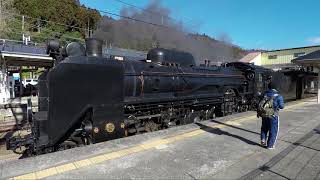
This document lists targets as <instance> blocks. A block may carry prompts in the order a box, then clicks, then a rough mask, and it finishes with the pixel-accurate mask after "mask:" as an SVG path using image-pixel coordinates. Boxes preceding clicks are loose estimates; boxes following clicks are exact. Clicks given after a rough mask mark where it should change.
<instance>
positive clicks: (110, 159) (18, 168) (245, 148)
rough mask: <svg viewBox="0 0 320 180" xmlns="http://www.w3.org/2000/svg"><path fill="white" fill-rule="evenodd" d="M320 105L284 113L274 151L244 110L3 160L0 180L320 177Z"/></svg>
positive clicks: (311, 102)
mask: <svg viewBox="0 0 320 180" xmlns="http://www.w3.org/2000/svg"><path fill="white" fill-rule="evenodd" d="M319 107H320V105H317V104H316V102H315V99H307V100H303V101H300V102H294V103H291V104H289V105H287V107H286V108H285V110H284V111H283V112H281V113H280V134H279V137H278V141H277V145H276V149H275V150H267V149H265V148H263V147H261V146H260V145H259V142H260V139H259V131H260V125H261V120H260V119H257V118H256V117H255V113H252V112H246V113H241V114H236V115H232V116H228V117H223V118H218V119H215V120H211V121H205V122H201V123H198V124H190V125H186V126H180V127H175V128H171V129H168V130H163V131H158V132H154V133H148V134H142V135H137V136H132V137H128V138H122V139H117V140H114V141H109V142H105V143H100V144H95V145H91V146H87V147H81V148H75V149H71V150H66V151H62V152H57V153H51V154H47V155H42V156H38V157H34V158H27V159H22V160H13V161H9V162H4V163H2V164H0V168H1V174H0V178H22V179H33V178H47V179H65V178H77V179H79V178H80V179H102V178H103V179H141V178H143V179H239V178H240V179H306V178H307V179H310V178H311V179H320V177H319V172H320V163H319V162H320V153H319V152H320V138H319V137H320V134H319V132H320V111H319Z"/></svg>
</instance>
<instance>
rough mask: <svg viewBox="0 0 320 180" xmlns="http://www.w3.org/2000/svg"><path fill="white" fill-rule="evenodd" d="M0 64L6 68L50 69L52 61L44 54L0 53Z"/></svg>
mask: <svg viewBox="0 0 320 180" xmlns="http://www.w3.org/2000/svg"><path fill="white" fill-rule="evenodd" d="M0 56H1V63H4V62H5V64H6V66H35V67H52V66H53V59H52V57H50V56H48V55H46V54H33V53H21V52H9V51H0Z"/></svg>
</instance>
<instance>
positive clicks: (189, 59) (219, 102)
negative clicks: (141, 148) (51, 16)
mask: <svg viewBox="0 0 320 180" xmlns="http://www.w3.org/2000/svg"><path fill="white" fill-rule="evenodd" d="M48 53H50V54H51V55H52V56H53V57H54V58H55V59H56V63H55V66H54V67H53V68H51V69H48V70H47V71H45V72H44V73H43V74H42V75H41V76H40V77H39V112H37V113H35V114H33V115H32V117H30V124H31V132H32V133H31V134H29V135H27V136H24V137H13V138H10V139H8V141H7V149H11V150H16V149H17V148H19V147H21V146H25V147H26V151H25V154H27V155H36V154H42V153H48V152H53V151H57V150H62V149H68V148H71V147H75V146H82V145H88V144H91V143H98V142H102V141H107V140H111V139H115V138H120V137H125V136H129V135H133V134H138V133H142V132H150V131H156V130H159V129H164V128H168V127H171V126H176V125H181V124H188V123H193V122H197V121H201V120H205V119H211V118H214V117H215V116H223V115H227V114H231V113H233V112H240V111H246V110H248V109H252V108H253V106H254V104H255V103H256V99H257V97H258V96H259V93H257V92H260V93H262V92H263V91H264V90H265V88H266V84H267V82H268V81H269V80H270V73H271V71H270V70H267V69H264V68H258V67H257V66H254V65H247V64H244V63H229V64H226V65H224V66H213V67H200V66H196V63H195V60H194V58H193V56H192V55H191V54H189V53H186V52H179V51H173V50H166V49H161V48H156V49H152V50H150V51H149V53H148V56H147V59H146V60H141V61H130V60H126V61H117V60H111V59H108V58H104V57H103V56H102V43H101V42H100V41H99V40H96V39H87V40H86V48H84V47H83V46H82V45H81V44H79V43H70V44H68V45H67V46H66V47H64V48H63V49H61V48H59V46H58V44H56V43H52V42H51V43H49V45H48Z"/></svg>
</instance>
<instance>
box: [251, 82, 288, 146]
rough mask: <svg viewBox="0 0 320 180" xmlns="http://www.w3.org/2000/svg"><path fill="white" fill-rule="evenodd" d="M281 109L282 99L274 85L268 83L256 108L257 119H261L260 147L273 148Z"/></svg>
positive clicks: (282, 105)
mask: <svg viewBox="0 0 320 180" xmlns="http://www.w3.org/2000/svg"><path fill="white" fill-rule="evenodd" d="M283 108H284V101H283V97H282V96H281V95H280V94H279V93H278V91H277V90H276V85H275V84H274V83H273V82H270V83H269V84H268V90H267V91H266V92H265V94H264V96H263V98H262V99H261V101H260V102H259V104H258V108H257V117H262V125H261V134H260V138H261V145H262V146H264V147H266V148H267V149H274V148H275V144H276V141H277V137H278V133H279V110H280V109H283ZM268 133H269V136H268ZM267 136H268V138H267Z"/></svg>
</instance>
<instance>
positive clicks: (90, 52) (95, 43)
mask: <svg viewBox="0 0 320 180" xmlns="http://www.w3.org/2000/svg"><path fill="white" fill-rule="evenodd" d="M86 52H87V56H94V57H102V41H101V40H98V39H94V38H88V39H86Z"/></svg>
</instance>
